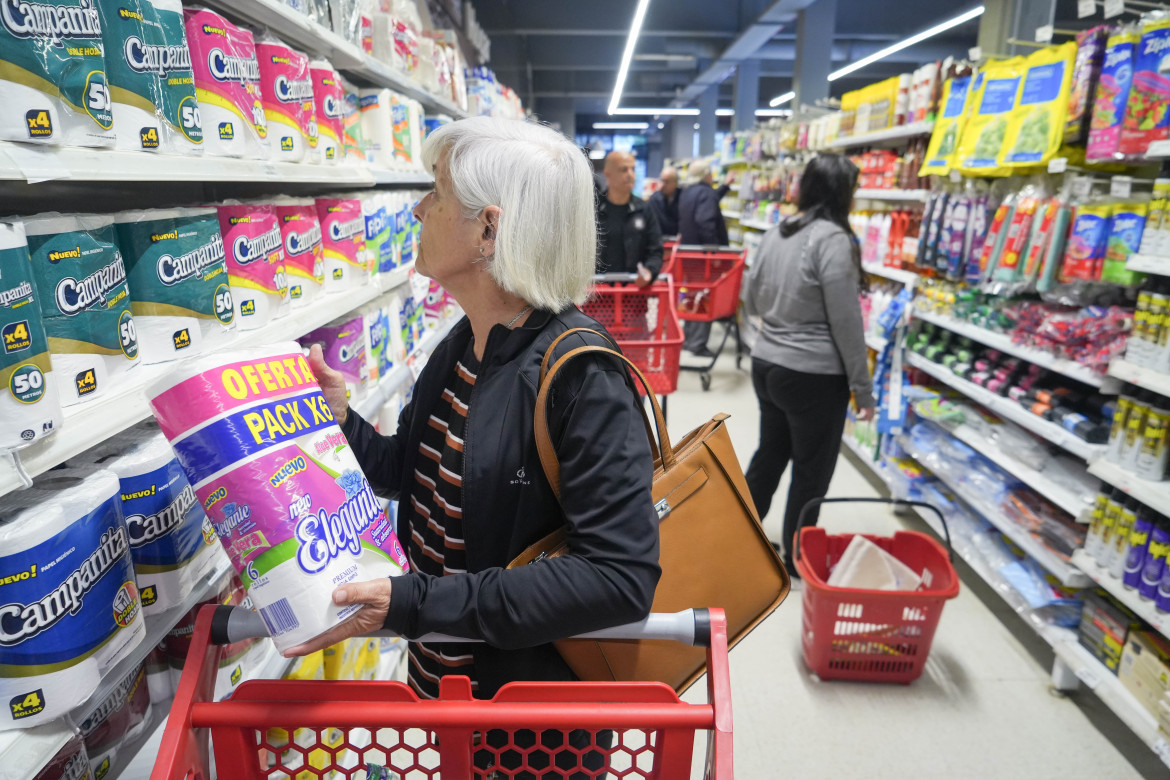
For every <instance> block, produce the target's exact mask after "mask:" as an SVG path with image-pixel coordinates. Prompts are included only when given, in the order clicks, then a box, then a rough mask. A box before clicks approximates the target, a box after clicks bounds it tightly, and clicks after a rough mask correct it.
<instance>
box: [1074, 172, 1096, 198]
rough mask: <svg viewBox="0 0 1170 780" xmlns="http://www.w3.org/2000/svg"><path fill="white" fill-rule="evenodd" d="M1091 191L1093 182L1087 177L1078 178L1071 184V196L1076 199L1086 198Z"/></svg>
mask: <svg viewBox="0 0 1170 780" xmlns="http://www.w3.org/2000/svg"><path fill="white" fill-rule="evenodd" d="M1092 190H1093V180H1092V179H1091V178H1090V177H1088V176H1078V177H1077V178H1076V179H1075V180H1074V181H1073V184H1072V194H1073V196H1074V197H1077V198H1087V197H1089V193H1090V192H1091V191H1092Z"/></svg>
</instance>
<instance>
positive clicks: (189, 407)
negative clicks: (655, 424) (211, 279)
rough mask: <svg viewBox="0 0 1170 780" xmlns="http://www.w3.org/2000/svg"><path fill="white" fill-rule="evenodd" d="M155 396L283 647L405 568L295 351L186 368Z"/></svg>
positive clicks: (288, 348)
mask: <svg viewBox="0 0 1170 780" xmlns="http://www.w3.org/2000/svg"><path fill="white" fill-rule="evenodd" d="M147 396H148V398H149V399H150V404H151V407H152V408H153V410H154V413H155V417H156V418H157V419H158V421H159V424H160V426H161V428H162V430H163V433H165V434H166V436H167V438H168V439H169V440H170V441H171V444H172V446H173V447H174V448H175V454H176V455H177V457H178V459H179V462H180V463H181V464H182V466H183V470H184V471H185V472H186V474H187V478H188V479H189V480H190V481H191V483H192V484H193V485H194V487H195V495H196V496H197V497H198V499H199V501H200V503H201V505H202V506H203V508H204V510H205V511H206V512H207V514H208V516H209V517H210V518H211V522H212V525H213V526H214V527H215V530H216V532H217V533H218V534H219V538H220V542H221V543H222V544H223V546H224V549H225V550H227V552H228V557H229V558H231V560H232V564H233V565H234V567H235V569H236V571H237V572H238V573H239V575H240V577H241V579H242V580H243V582H244V586H245V587H246V588H247V591H248V595H249V596H250V597H251V599H252V601H253V603H254V604H255V605H256V608H257V610H258V611H259V613H260V615H261V617H262V618H263V619H264V621H265V623H266V625H267V626H268V629H269V632H270V633H271V634H272V637H273V639H274V641H275V643H276V647H277V649H278V650H281V651H283V650H287V649H288V648H290V647H292V646H295V645H297V644H300V643H302V642H305V641H307V640H309V639H312V638H313V637H316V636H319V635H320V634H322V633H323V632H325V631H327V630H329V629H330V628H332V627H333V626H335V625H337V624H339V623H340V622H342V621H344V620H345V619H347V618H348V617H350V616H351V615H353V614H354V612H356V611H357V610H356V609H355V608H354V607H338V606H336V605H335V604H333V601H332V598H331V594H332V592H333V589H334V588H336V587H337V586H338V585H341V584H344V583H346V582H355V581H362V580H368V579H373V578H377V577H387V576H395V575H397V574H400V573H401V572H402V571H404V570H405V569H406V567H407V562H406V555H405V553H404V552H403V550H402V547H401V545H400V544H399V543H398V539H397V538H396V537H395V535H394V530H393V527H392V526H391V524H390V522H389V520H388V519H387V518H386V516H385V514H384V513H383V511H382V508H381V506H380V504H379V502H378V500H377V498H376V497H375V496H374V493H373V490H372V489H371V488H370V484H369V482H368V481H367V480H366V478H365V476H364V475H363V474H362V471H361V468H360V467H359V466H358V463H357V459H356V458H355V457H354V454H353V451H352V450H351V449H350V446H349V443H348V442H347V441H346V439H345V436H344V434H342V432H341V429H340V428H339V427H338V426H337V424H336V422H335V421H334V420H333V413H332V411H331V410H330V408H329V404H328V403H327V402H326V401H325V396H324V395H323V394H322V392H321V389H320V387H319V386H318V385H317V382H316V380H315V379H314V377H313V373H312V370H311V369H310V368H309V364H308V361H307V360H306V359H305V357H304V355H303V353H302V352H301V350H300V348H299V346H298V345H296V344H295V343H286V344H281V345H277V346H274V347H270V348H267V349H263V350H255V351H250V352H248V353H242V352H238V353H233V354H225V355H219V356H217V357H215V358H212V357H211V356H208V357H204V358H196V359H194V360H191V361H186V362H185V363H184V364H183V365H182V367H181V369H180V370H178V371H176V372H174V373H173V374H172V375H171V376H169V377H168V378H166V379H165V380H162V381H160V382H158V383H156V384H155V385H153V386H152V387H151V388H150V389H149V390H148V393H147Z"/></svg>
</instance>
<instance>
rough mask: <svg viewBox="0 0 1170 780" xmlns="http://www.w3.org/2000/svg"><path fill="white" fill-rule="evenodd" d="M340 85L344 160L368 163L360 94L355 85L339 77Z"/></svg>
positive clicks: (360, 163)
mask: <svg viewBox="0 0 1170 780" xmlns="http://www.w3.org/2000/svg"><path fill="white" fill-rule="evenodd" d="M341 86H342V88H343V89H344V90H345V106H344V107H343V110H342V118H341V124H342V128H343V130H344V132H345V135H344V138H343V141H344V145H345V161H346V162H347V163H356V164H358V165H368V164H369V162H370V160H369V157H367V155H366V141H365V136H364V135H363V134H362V107H361V96H360V95H359V93H358V89H357V87H355V86H353V85H352V84H350V83H348V82H347V81H345V79H341Z"/></svg>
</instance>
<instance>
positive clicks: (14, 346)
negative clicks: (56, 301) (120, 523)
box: [0, 222, 62, 450]
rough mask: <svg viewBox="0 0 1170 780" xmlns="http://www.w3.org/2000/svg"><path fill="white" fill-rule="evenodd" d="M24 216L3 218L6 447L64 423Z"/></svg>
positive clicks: (0, 294) (0, 284) (0, 339)
mask: <svg viewBox="0 0 1170 780" xmlns="http://www.w3.org/2000/svg"><path fill="white" fill-rule="evenodd" d="M36 295H37V292H36V289H35V287H34V284H33V274H32V263H31V261H30V259H29V255H28V244H27V242H26V240H25V236H24V225H23V224H21V223H20V222H0V450H9V449H15V448H17V447H23V446H27V445H29V444H32V443H33V442H34V441H37V440H39V439H41V438H44V437H45V436H48V435H49V434H51V433H53V432H54V431H56V430H57V429H58V428H60V427H61V422H62V417H61V402H60V399H59V398H58V396H57V388H56V384H55V379H56V378H55V376H54V375H53V366H52V362H51V361H50V359H49V341H48V338H47V337H46V336H45V326H44V323H43V321H42V319H41V310H40V309H39V308H38V307H37V302H36Z"/></svg>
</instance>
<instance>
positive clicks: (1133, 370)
mask: <svg viewBox="0 0 1170 780" xmlns="http://www.w3.org/2000/svg"><path fill="white" fill-rule="evenodd" d="M1109 376H1112V377H1116V378H1117V379H1120V380H1121V381H1122V382H1129V383H1130V384H1133V385H1137V386H1138V387H1143V388H1145V389H1146V390H1153V391H1154V392H1155V393H1158V394H1159V395H1170V374H1168V373H1166V372H1165V371H1155V370H1153V369H1151V368H1145V367H1143V366H1139V365H1138V364H1137V363H1131V362H1129V361H1128V360H1121V359H1118V360H1114V361H1113V362H1112V363H1110V364H1109Z"/></svg>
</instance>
